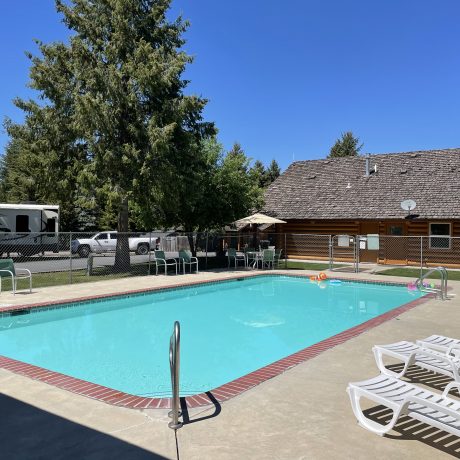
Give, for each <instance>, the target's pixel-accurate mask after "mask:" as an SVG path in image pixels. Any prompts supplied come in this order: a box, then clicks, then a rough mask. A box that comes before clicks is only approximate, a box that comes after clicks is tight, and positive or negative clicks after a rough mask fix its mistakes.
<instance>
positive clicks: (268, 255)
mask: <svg viewBox="0 0 460 460" xmlns="http://www.w3.org/2000/svg"><path fill="white" fill-rule="evenodd" d="M274 264H275V251H274V250H273V249H264V250H263V252H262V268H270V267H271V268H272V270H273V268H275V267H274Z"/></svg>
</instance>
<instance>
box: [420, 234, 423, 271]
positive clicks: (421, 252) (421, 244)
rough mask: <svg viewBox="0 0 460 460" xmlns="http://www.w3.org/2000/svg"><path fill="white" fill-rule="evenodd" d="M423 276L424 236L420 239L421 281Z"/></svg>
mask: <svg viewBox="0 0 460 460" xmlns="http://www.w3.org/2000/svg"><path fill="white" fill-rule="evenodd" d="M422 276H423V236H421V237H420V279H422Z"/></svg>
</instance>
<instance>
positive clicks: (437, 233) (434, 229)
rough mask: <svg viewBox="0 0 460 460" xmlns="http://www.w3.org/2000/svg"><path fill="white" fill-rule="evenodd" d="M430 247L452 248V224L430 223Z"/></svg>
mask: <svg viewBox="0 0 460 460" xmlns="http://www.w3.org/2000/svg"><path fill="white" fill-rule="evenodd" d="M443 236H444V237H447V238H443ZM430 248H433V249H449V248H450V224H430Z"/></svg>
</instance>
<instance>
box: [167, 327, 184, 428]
mask: <svg viewBox="0 0 460 460" xmlns="http://www.w3.org/2000/svg"><path fill="white" fill-rule="evenodd" d="M169 367H170V369H171V387H172V398H171V409H172V410H171V411H170V412H169V414H168V415H169V417H171V418H172V421H171V422H169V423H168V426H169V428H172V429H173V430H177V429H179V428H181V427H182V422H180V421H179V417H180V416H181V415H182V413H181V411H180V409H179V408H180V399H179V371H180V324H179V321H175V322H174V329H173V333H172V335H171V339H170V341H169Z"/></svg>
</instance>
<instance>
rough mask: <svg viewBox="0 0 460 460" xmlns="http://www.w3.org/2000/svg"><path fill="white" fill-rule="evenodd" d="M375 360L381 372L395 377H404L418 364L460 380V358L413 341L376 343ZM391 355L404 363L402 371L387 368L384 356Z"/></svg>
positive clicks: (374, 348)
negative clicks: (408, 370)
mask: <svg viewBox="0 0 460 460" xmlns="http://www.w3.org/2000/svg"><path fill="white" fill-rule="evenodd" d="M372 351H373V352H374V357H375V362H376V363H377V367H378V368H379V370H380V372H382V373H383V374H386V375H391V376H393V377H396V378H399V377H402V376H403V375H404V374H405V373H406V371H407V369H409V367H410V366H412V365H416V366H419V367H422V368H423V369H427V370H430V371H433V372H438V373H440V374H444V375H447V376H449V377H452V378H453V379H454V380H456V381H458V382H460V376H459V369H460V358H458V357H456V356H454V355H452V354H448V353H445V352H441V351H436V350H430V349H428V348H423V347H421V346H420V345H416V344H415V343H412V342H406V341H402V342H396V343H390V344H388V345H375V346H374V347H373V348H372ZM384 356H390V357H392V358H395V359H398V360H400V361H402V362H403V363H404V367H403V369H402V371H401V372H394V371H392V370H390V369H387V368H386V367H385V365H384V363H383V357H384Z"/></svg>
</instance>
